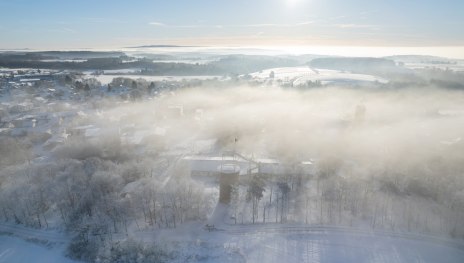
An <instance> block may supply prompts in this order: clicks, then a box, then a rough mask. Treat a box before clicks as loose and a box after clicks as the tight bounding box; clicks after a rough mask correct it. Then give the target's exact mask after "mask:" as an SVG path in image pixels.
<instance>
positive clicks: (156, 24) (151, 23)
mask: <svg viewBox="0 0 464 263" xmlns="http://www.w3.org/2000/svg"><path fill="white" fill-rule="evenodd" d="M149 25H152V26H166V24H164V23H160V22H150V23H149Z"/></svg>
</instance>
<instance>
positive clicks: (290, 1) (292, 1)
mask: <svg viewBox="0 0 464 263" xmlns="http://www.w3.org/2000/svg"><path fill="white" fill-rule="evenodd" d="M303 1H304V0H285V2H286V4H287V6H288V7H295V6H297V5H298V4H299V3H301V2H303Z"/></svg>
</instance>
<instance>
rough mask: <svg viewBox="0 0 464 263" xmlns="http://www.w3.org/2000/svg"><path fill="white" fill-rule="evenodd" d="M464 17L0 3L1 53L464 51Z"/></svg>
mask: <svg viewBox="0 0 464 263" xmlns="http://www.w3.org/2000/svg"><path fill="white" fill-rule="evenodd" d="M463 12H464V1H462V0H440V1H438V0H388V1H387V0H382V1H381V0H233V1H232V0H230V1H229V0H169V1H167V0H151V1H149V0H130V1H117V0H79V1H65V0H61V1H60V0H40V1H38V0H0V36H1V38H0V39H1V40H0V49H20V48H31V49H76V48H120V47H127V46H139V45H166V44H170V45H198V46H370V47H372V46H374V47H375V46H401V47H429V46H433V47H437V46H438V47H440V46H464V15H462V14H463ZM463 55H464V54H463Z"/></svg>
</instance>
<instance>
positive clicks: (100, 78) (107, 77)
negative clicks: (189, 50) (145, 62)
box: [88, 71, 221, 85]
mask: <svg viewBox="0 0 464 263" xmlns="http://www.w3.org/2000/svg"><path fill="white" fill-rule="evenodd" d="M105 72H107V71H105ZM88 77H89V78H95V79H97V80H98V81H100V82H101V83H102V84H103V85H105V84H108V83H111V81H113V79H114V78H128V79H133V80H136V79H144V80H146V81H163V80H168V81H181V80H193V79H199V80H205V79H214V78H220V77H221V76H146V75H124V74H122V75H98V76H93V75H88Z"/></svg>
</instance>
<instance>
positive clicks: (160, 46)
mask: <svg viewBox="0 0 464 263" xmlns="http://www.w3.org/2000/svg"><path fill="white" fill-rule="evenodd" d="M164 47H176V48H181V47H200V46H178V45H146V46H133V47H125V48H164Z"/></svg>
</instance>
